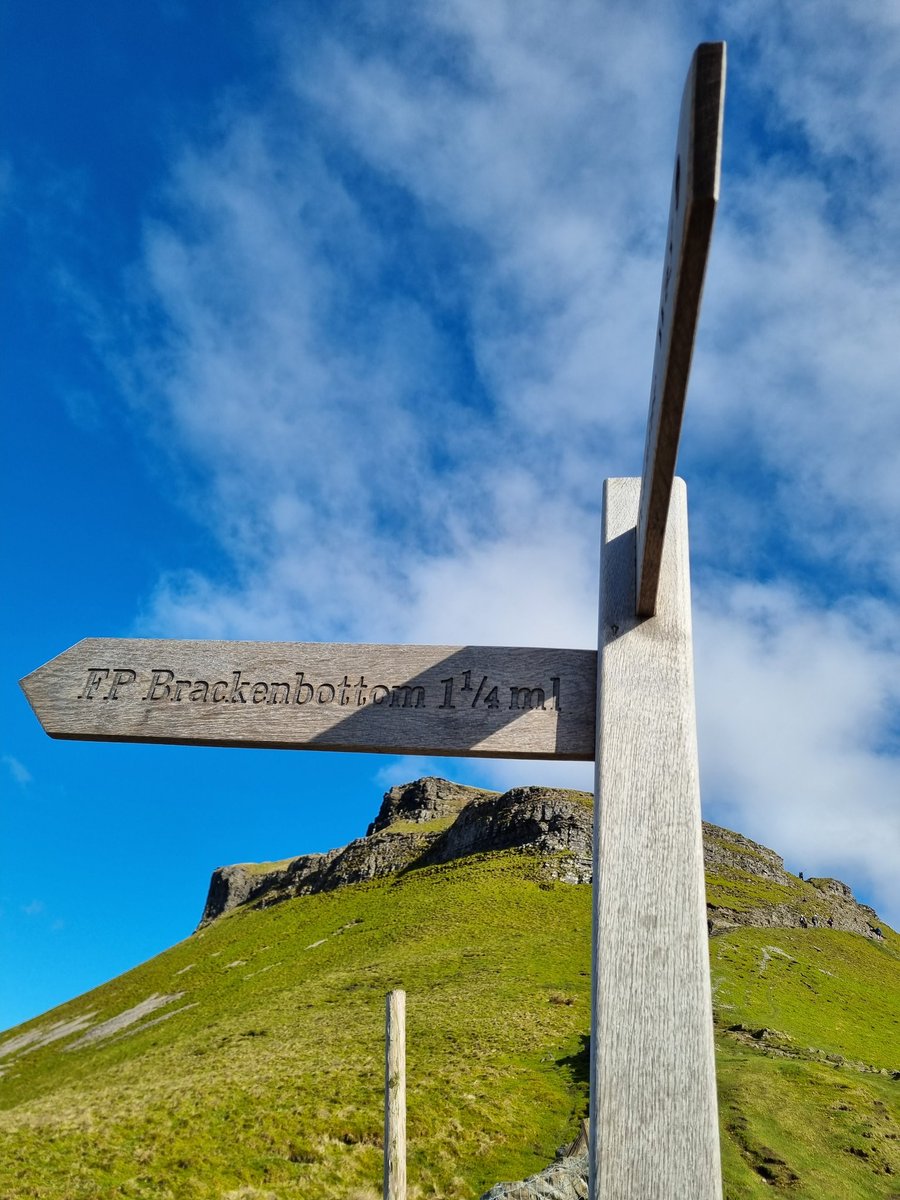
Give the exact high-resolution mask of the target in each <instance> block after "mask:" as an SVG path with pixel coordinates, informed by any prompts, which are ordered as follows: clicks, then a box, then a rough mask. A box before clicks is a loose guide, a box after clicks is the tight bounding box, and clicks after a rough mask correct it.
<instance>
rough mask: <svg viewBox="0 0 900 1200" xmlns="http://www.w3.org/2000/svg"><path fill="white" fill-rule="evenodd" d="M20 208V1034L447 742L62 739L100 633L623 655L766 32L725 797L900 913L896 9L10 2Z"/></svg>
mask: <svg viewBox="0 0 900 1200" xmlns="http://www.w3.org/2000/svg"><path fill="white" fill-rule="evenodd" d="M4 25H5V38H4V42H5V58H6V62H5V64H4V70H3V72H2V75H3V79H2V88H3V91H4V95H3V96H2V97H0V110H2V112H3V114H4V122H5V127H4V129H3V138H2V144H3V146H4V147H5V149H4V151H3V155H2V158H0V221H2V236H3V239H4V243H5V247H4V261H5V263H6V265H7V274H6V284H5V287H4V289H3V296H2V304H3V306H4V311H3V313H2V321H3V328H4V330H5V331H6V334H7V340H6V346H5V355H4V359H5V361H4V365H3V368H2V370H3V376H2V386H3V393H4V399H5V412H6V444H5V448H4V461H3V470H2V475H0V487H2V488H3V493H4V495H3V510H4V513H5V520H4V522H3V537H4V548H3V549H4V563H5V564H6V567H7V578H6V586H5V589H4V599H5V609H6V620H5V622H4V626H3V634H2V637H3V644H2V650H3V671H2V675H0V688H2V695H3V727H2V733H0V779H2V791H3V823H2V851H3V865H2V876H0V910H2V911H0V927H2V930H3V938H4V947H5V948H4V956H5V959H6V969H5V970H4V973H3V977H4V991H3V995H2V1001H0V1026H8V1025H11V1024H14V1023H16V1022H18V1021H21V1020H24V1019H25V1018H27V1017H29V1016H32V1015H34V1014H36V1013H38V1012H41V1011H43V1010H45V1009H47V1008H49V1007H51V1006H52V1005H55V1004H57V1003H60V1002H62V1001H63V1000H65V999H68V998H70V997H71V996H73V995H75V994H77V993H79V992H81V991H83V990H85V989H86V988H88V987H91V986H93V985H94V984H96V983H99V982H101V981H103V980H104V979H107V978H109V977H111V976H113V975H116V974H118V973H119V972H121V971H123V970H125V969H127V968H128V967H129V966H132V965H134V964H135V963H137V962H139V961H141V960H142V959H144V958H147V957H149V956H151V955H152V954H155V953H157V952H158V951H160V950H162V949H164V948H165V947H166V946H168V945H170V944H172V943H173V942H175V941H177V940H179V939H180V938H182V937H185V936H187V935H188V934H189V933H190V931H191V929H192V928H193V926H194V924H195V923H196V920H197V919H198V917H199V915H200V912H201V909H202V905H203V900H204V898H205V892H206V886H207V882H208V878H209V874H210V872H211V871H212V869H213V868H214V867H216V866H219V865H222V864H225V863H231V862H238V861H255V860H266V859H278V858H283V857H286V856H288V855H291V854H297V853H302V852H306V851H311V850H324V849H327V848H330V847H331V846H334V845H338V844H342V843H344V842H346V841H348V840H350V839H351V838H353V837H355V836H359V835H361V834H362V833H363V832H364V831H365V826H366V824H367V822H368V821H369V820H370V819H371V817H372V815H373V814H374V812H375V811H376V809H377V806H378V803H379V801H380V796H381V793H382V791H383V790H384V789H385V787H387V786H389V785H391V784H392V783H395V782H401V781H403V780H405V779H410V778H414V777H416V776H417V775H419V774H422V773H426V772H427V773H440V774H445V775H447V776H449V777H451V778H455V779H459V780H461V781H465V782H472V783H478V784H485V785H488V786H494V787H505V786H510V785H513V784H516V783H542V782H547V783H559V784H571V785H573V786H583V787H589V786H590V769H589V768H587V767H584V766H580V765H577V764H568V765H562V764H555V765H554V764H541V763H513V762H486V761H474V760H473V761H448V760H443V761H430V762H428V761H422V760H397V759H391V758H381V757H377V756H352V755H325V754H311V753H310V754H304V753H293V752H264V751H237V750H211V749H189V748H178V747H171V748H166V747H158V746H120V745H111V744H110V745H100V744H85V745H81V744H77V743H64V742H53V741H51V740H50V739H48V738H47V737H46V736H45V735H44V734H43V733H42V732H41V730H40V728H39V727H38V725H37V722H36V721H35V719H34V717H33V716H32V714H31V712H30V709H29V708H28V705H27V703H26V701H25V700H24V697H23V696H22V695H21V694H20V693H19V690H18V686H17V682H16V681H17V680H18V679H19V678H20V677H21V676H23V675H25V674H26V673H28V672H29V671H31V670H33V669H34V668H35V667H37V666H38V665H40V664H41V663H42V662H44V661H46V660H47V659H49V658H51V657H53V656H54V655H56V654H57V653H59V652H60V651H62V650H63V649H65V648H66V647H68V646H70V645H72V644H73V643H74V642H76V641H78V640H79V639H80V638H82V637H85V636H163V637H166V636H168V637H241V638H254V639H284V640H298V641H314V640H347V641H379V640H383V641H421V642H435V643H443V644H463V643H476V644H477V643H481V644H499V645H503V644H521V645H528V644H532V645H560V646H576V647H585V646H594V645H596V628H595V626H596V603H597V567H598V563H597V557H598V540H599V509H600V497H601V487H602V481H603V479H604V478H605V477H607V476H611V475H633V474H637V473H639V471H640V465H641V454H642V438H643V429H644V423H645V420H646V412H647V400H648V392H649V382H650V370H651V365H652V347H653V335H654V330H655V321H656V307H657V303H658V298H659V282H660V272H661V263H662V249H663V239H664V235H665V223H666V218H667V209H668V199H669V189H670V179H671V170H672V154H673V149H674V139H675V127H676V122H677V115H678V106H679V101H680V95H681V88H682V83H683V79H684V75H685V72H686V69H687V65H688V63H689V60H690V56H691V53H692V51H693V48H694V46H695V45H696V43H697V42H699V41H702V40H717V39H720V38H724V39H725V40H727V41H728V44H729V49H728V54H729V80H728V92H727V98H726V123H725V157H724V171H723V183H722V200H721V204H720V210H719V216H718V218H717V226H716V232H715V237H714V241H713V248H712V254H711V261H710V268H709V273H708V277H707V287H706V293H705V298H704V310H703V315H702V320H701V328H700V336H699V339H698V344H697V349H696V354H695V362H694V371H693V376H692V385H691V391H690V395H689V401H688V411H687V416H686V421H685V429H684V435H683V440H682V450H681V456H680V473H681V474H682V475H684V477H685V478H686V479H687V482H688V488H689V500H690V506H691V550H692V571H693V591H694V622H695V658H696V672H697V680H696V682H697V697H698V720H699V735H700V753H701V772H702V790H703V802H704V810H705V814H706V816H707V817H708V818H709V819H710V820H713V821H718V822H720V823H723V824H726V825H729V826H731V827H733V828H737V829H739V830H741V831H742V832H743V833H745V834H747V835H749V836H751V837H755V838H758V839H759V840H761V841H763V842H765V843H767V844H768V845H771V846H773V847H774V848H776V849H777V850H779V851H780V852H781V853H783V854H784V855H785V857H786V861H787V865H788V866H789V867H790V868H791V869H794V870H798V869H800V870H804V871H805V872H807V873H811V874H827V875H836V876H838V877H840V878H843V879H845V880H847V881H848V882H850V883H851V885H852V886H853V887H854V889H855V891H856V892H857V894H858V895H860V896H862V897H864V898H866V899H867V900H869V901H870V902H871V903H873V904H875V905H876V906H877V907H878V909H879V911H880V912H881V913H882V915H883V916H884V917H885V918H886V919H887V920H890V921H891V922H892V923H893V924H894V925H897V924H898V923H900V886H898V882H897V877H898V872H897V870H896V863H897V862H898V861H900V826H898V798H900V719H898V692H900V669H898V668H900V629H898V622H897V600H898V591H900V539H898V536H897V530H898V516H900V470H898V466H897V464H898V461H900V413H898V402H897V401H898V378H900V372H898V366H900V361H898V359H900V353H898V342H900V339H898V333H897V328H898V323H897V314H898V300H900V283H898V279H900V271H898V265H900V263H898V259H900V229H898V225H900V204H898V177H900V157H898V154H897V148H896V131H895V119H896V118H895V114H896V112H897V111H898V103H900V18H898V16H897V10H896V7H895V6H894V5H893V4H891V3H888V2H879V0H874V2H872V3H869V4H866V5H859V4H852V3H850V2H849V0H847V2H844V0H824V2H823V3H820V4H817V5H816V6H814V7H812V6H805V5H791V6H787V5H778V6H776V5H771V6H759V5H757V4H751V3H749V0H746V2H745V0H733V2H732V3H729V4H720V3H714V2H709V3H705V4H693V5H680V4H674V5H673V4H658V5H657V4H649V3H637V4H633V3H632V4H618V3H606V4H599V3H592V4H588V3H579V2H577V0H575V2H573V3H571V4H568V5H566V6H559V5H556V4H550V3H540V2H537V0H532V2H529V3H519V4H512V3H504V2H503V0H496V2H492V3H490V4H485V3H483V0H482V2H480V3H474V2H468V0H453V2H450V3H447V4H443V5H434V6H409V5H400V4H397V3H392V2H391V0H377V2H376V0H363V3H355V4H340V3H330V4H321V5H318V4H312V3H295V4H292V5H281V4H278V3H254V4H250V3H239V2H232V3H224V4H217V5H212V4H190V3H179V2H178V0H171V2H169V3H163V4H159V5H144V6H139V7H134V6H122V5H114V4H111V3H109V2H108V0H107V2H103V0H99V2H98V3H95V4H92V5H88V6H77V7H76V6H72V5H69V4H62V3H59V2H55V3H54V2H50V3H47V4H43V5H40V6H35V5H26V4H23V3H13V4H11V5H9V6H7V9H6V13H5V17H4Z"/></svg>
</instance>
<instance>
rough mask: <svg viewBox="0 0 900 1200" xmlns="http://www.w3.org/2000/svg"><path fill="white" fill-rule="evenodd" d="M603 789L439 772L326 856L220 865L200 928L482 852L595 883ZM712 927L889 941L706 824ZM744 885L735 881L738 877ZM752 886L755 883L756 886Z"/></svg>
mask: <svg viewBox="0 0 900 1200" xmlns="http://www.w3.org/2000/svg"><path fill="white" fill-rule="evenodd" d="M592 849H593V796H591V795H590V793H588V792H576V791H569V790H564V789H561V788H546V787H516V788H512V789H510V790H509V791H507V792H502V793H501V792H493V791H487V790H484V789H480V788H474V787H466V786H464V785H462V784H458V783H451V782H450V781H449V780H447V779H442V778H440V777H438V776H428V777H426V778H423V779H416V780H414V781H413V782H412V783H404V784H401V785H399V786H398V787H393V788H391V789H390V790H389V791H388V792H386V793H385V795H384V799H383V800H382V804H381V808H380V809H379V811H378V815H377V816H376V817H375V819H374V821H372V823H371V824H370V825H369V827H368V829H367V831H366V835H365V837H362V838H357V839H356V840H355V841H352V842H350V843H349V845H347V846H340V847H338V848H337V849H335V850H329V851H328V852H327V853H325V854H301V855H298V856H297V857H296V858H288V859H283V860H281V861H280V862H272V863H237V864H235V865H233V866H228V867H219V868H218V869H217V870H216V871H214V872H213V876H212V879H211V880H210V885H209V893H208V896H207V900H206V906H205V908H204V910H203V916H202V918H201V921H200V926H199V928H201V929H202V928H203V927H204V926H205V925H208V924H209V923H210V922H211V921H214V920H216V918H218V917H220V916H221V915H222V914H223V913H226V912H229V911H231V910H232V909H234V908H237V907H238V906H240V905H245V904H247V905H251V906H254V907H265V906H267V905H270V904H274V903H278V902H280V901H285V900H290V899H292V898H295V897H297V896H311V895H316V894H318V893H320V892H327V891H331V890H332V889H334V888H339V887H346V886H349V885H351V884H355V883H362V882H365V881H367V880H373V879H381V878H384V877H387V876H391V875H397V874H399V873H401V872H404V871H408V870H411V869H413V868H417V867H423V866H429V865H434V864H438V863H447V862H451V861H453V860H455V859H462V858H466V857H468V856H470V855H473V854H491V853H496V852H498V851H508V850H517V851H520V852H522V853H527V854H530V855H537V856H539V858H540V861H541V869H542V872H543V874H544V875H545V877H546V878H548V879H554V880H559V881H561V882H563V883H570V884H583V883H590V882H591V872H592ZM703 849H704V859H705V864H706V872H707V876H708V877H709V878H710V879H711V880H713V881H716V884H717V886H715V887H714V888H712V889H711V892H712V895H711V897H710V898H709V900H708V904H707V910H708V921H709V932H710V934H718V933H724V932H726V931H727V930H729V929H733V928H735V927H736V926H739V925H752V926H756V927H759V928H765V927H785V928H801V929H805V928H813V929H815V928H818V927H825V928H828V929H841V930H845V931H847V932H851V933H859V934H862V935H863V936H864V937H867V938H876V939H877V938H883V936H884V935H883V930H882V922H881V921H880V919H879V917H878V914H877V913H876V912H875V910H874V909H872V908H869V907H868V906H867V905H865V904H860V903H859V902H858V901H857V900H855V899H854V897H853V894H852V892H851V890H850V888H849V887H848V886H847V885H846V884H845V883H842V882H841V881H840V880H838V879H827V878H811V879H807V880H803V879H802V878H801V877H798V876H795V875H792V874H790V873H789V872H788V871H786V870H785V867H784V859H783V858H782V857H781V856H780V855H778V854H776V853H775V851H774V850H769V849H767V848H766V847H765V846H761V845H759V843H757V842H753V841H751V840H750V839H749V838H746V837H743V836H742V835H741V834H739V833H733V832H732V831H730V830H727V829H722V828H720V827H719V826H717V825H710V824H708V823H704V825H703ZM736 881H737V882H739V883H740V887H739V888H738V889H737V890H735V889H734V887H731V888H730V887H729V883H732V884H733V883H734V882H736ZM750 884H755V886H756V894H755V895H754V894H753V889H752V887H748V885H750Z"/></svg>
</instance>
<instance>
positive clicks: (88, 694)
mask: <svg viewBox="0 0 900 1200" xmlns="http://www.w3.org/2000/svg"><path fill="white" fill-rule="evenodd" d="M108 675H109V671H108V670H107V669H106V668H105V667H91V669H90V671H88V677H87V683H86V684H85V685H84V691H83V692H80V693H79V695H78V699H79V700H93V698H94V696H95V694H96V692H97V688H98V687H99V686H100V684H101V683H102V682H103V680H104V679H106V677H107V676H108Z"/></svg>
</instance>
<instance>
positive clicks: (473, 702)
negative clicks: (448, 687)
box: [462, 671, 487, 708]
mask: <svg viewBox="0 0 900 1200" xmlns="http://www.w3.org/2000/svg"><path fill="white" fill-rule="evenodd" d="M468 673H469V672H468V671H466V674H467V675H468ZM486 683H487V675H484V676H482V679H481V683H479V685H478V691H477V692H476V693H475V699H474V700H473V701H472V707H473V708H474V707H475V705H476V704H477V703H478V701H479V700H480V698H481V692H482V689H483V688H484V685H485V684H486ZM462 690H463V691H466V689H465V688H463V689H462ZM468 690H469V691H471V690H472V689H471V687H470V688H469V689H468Z"/></svg>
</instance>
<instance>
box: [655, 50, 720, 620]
mask: <svg viewBox="0 0 900 1200" xmlns="http://www.w3.org/2000/svg"><path fill="white" fill-rule="evenodd" d="M724 103H725V43H724V42H705V43H703V44H702V45H700V46H698V47H697V50H696V52H695V54H694V58H693V61H692V62H691V68H690V70H689V72H688V77H687V82H686V83H685V86H684V96H683V98H682V102H681V116H680V119H679V123H678V143H677V145H676V148H675V171H674V175H673V180H672V199H671V203H670V207H669V228H668V233H667V235H666V253H665V262H664V266H663V279H662V289H661V294H660V300H659V320H658V323H657V329H656V347H655V351H654V358H653V377H652V381H651V385H650V412H649V415H648V417H647V441H646V444H645V447H644V466H643V474H642V487H641V501H640V518H639V521H638V536H637V556H638V569H637V589H636V593H637V596H636V604H637V612H638V613H639V614H640V615H641V616H645V617H649V616H652V615H653V613H654V611H655V607H656V591H657V586H658V582H659V565H660V559H661V555H662V546H663V539H664V538H665V533H666V514H667V513H668V511H669V495H670V493H671V490H672V480H673V478H674V476H675V461H676V458H677V456H678V440H679V437H680V436H681V422H682V417H683V415H684V402H685V397H686V395H687V385H688V376H689V374H690V370H691V355H692V354H693V350H694V338H695V336H696V332H697V321H698V318H699V316H700V300H701V296H702V293H703V279H704V276H705V274H706V260H707V256H708V253H709V244H710V241H711V239H712V229H713V219H714V217H715V213H716V204H717V202H718V199H719V177H720V174H721V161H722V118H723V114H724Z"/></svg>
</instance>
